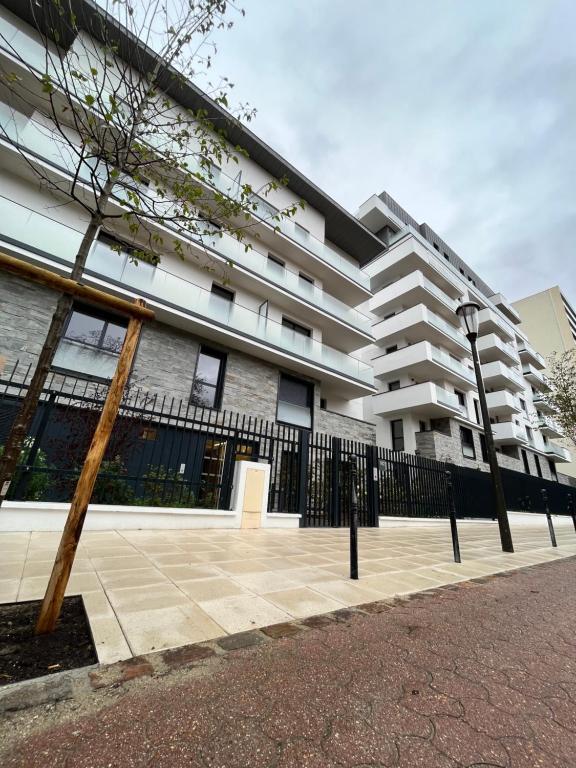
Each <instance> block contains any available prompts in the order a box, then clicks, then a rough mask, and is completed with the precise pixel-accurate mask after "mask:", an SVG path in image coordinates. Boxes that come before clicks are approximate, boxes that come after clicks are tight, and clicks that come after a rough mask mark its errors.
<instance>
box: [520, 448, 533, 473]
mask: <svg viewBox="0 0 576 768" xmlns="http://www.w3.org/2000/svg"><path fill="white" fill-rule="evenodd" d="M520 454H521V456H522V464H523V465H524V472H526V474H527V475H529V474H531V472H530V464H529V462H528V454H527V453H526V451H525V450H523V449H521V450H520Z"/></svg>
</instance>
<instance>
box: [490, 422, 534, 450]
mask: <svg viewBox="0 0 576 768" xmlns="http://www.w3.org/2000/svg"><path fill="white" fill-rule="evenodd" d="M492 434H493V435H494V442H495V443H498V444H511V445H527V444H528V434H527V432H526V427H524V425H522V424H515V423H514V422H513V421H504V422H500V423H499V424H492Z"/></svg>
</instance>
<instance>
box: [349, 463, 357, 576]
mask: <svg viewBox="0 0 576 768" xmlns="http://www.w3.org/2000/svg"><path fill="white" fill-rule="evenodd" d="M349 464H350V578H351V579H357V578H358V493H357V491H356V483H357V480H358V467H357V465H356V456H350V458H349Z"/></svg>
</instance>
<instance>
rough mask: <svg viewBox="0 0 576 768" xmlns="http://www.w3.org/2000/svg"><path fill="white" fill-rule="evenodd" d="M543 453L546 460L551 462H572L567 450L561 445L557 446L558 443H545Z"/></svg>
mask: <svg viewBox="0 0 576 768" xmlns="http://www.w3.org/2000/svg"><path fill="white" fill-rule="evenodd" d="M544 452H545V453H546V455H547V456H548V458H550V459H552V461H562V462H563V461H571V460H572V455H571V453H570V451H569V450H568V448H564V446H563V445H559V444H558V443H546V445H545V446H544Z"/></svg>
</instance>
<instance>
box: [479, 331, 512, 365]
mask: <svg viewBox="0 0 576 768" xmlns="http://www.w3.org/2000/svg"><path fill="white" fill-rule="evenodd" d="M477 344H478V356H479V357H480V361H481V362H482V363H492V362H494V361H495V360H500V361H502V362H503V363H506V364H508V365H518V362H519V357H518V351H517V350H516V347H514V346H513V345H512V344H508V343H506V342H505V341H502V339H501V338H500V337H499V336H498V335H497V334H496V333H488V334H486V335H485V336H479V337H478V342H477Z"/></svg>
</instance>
